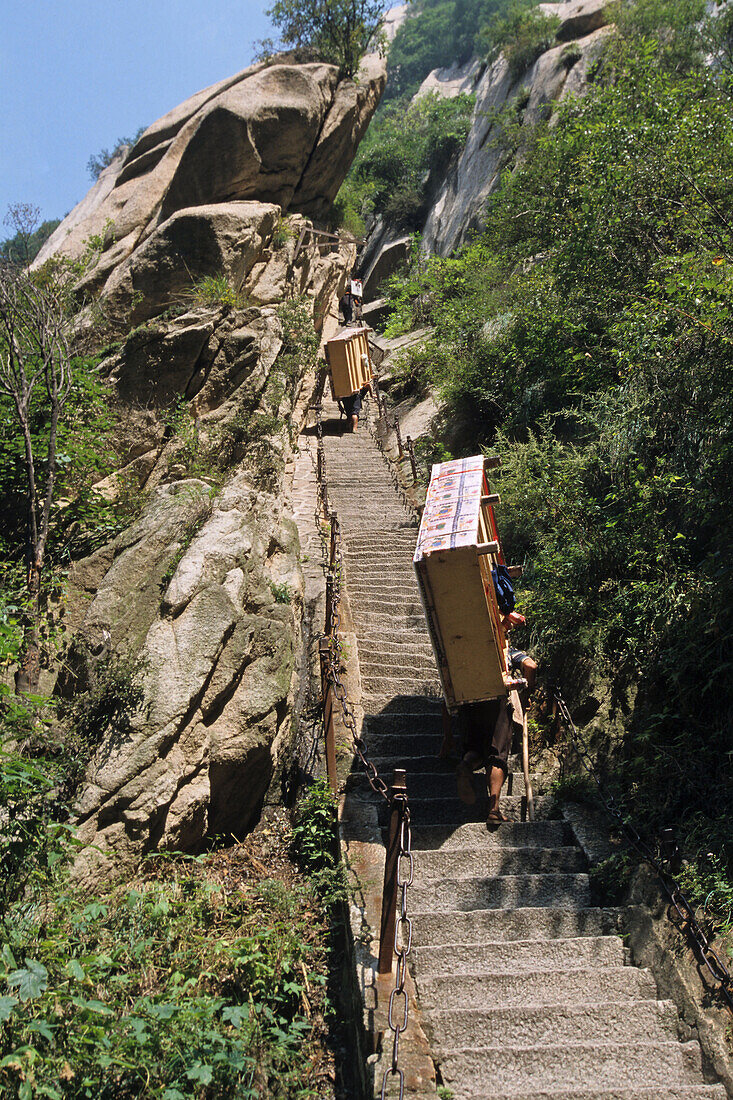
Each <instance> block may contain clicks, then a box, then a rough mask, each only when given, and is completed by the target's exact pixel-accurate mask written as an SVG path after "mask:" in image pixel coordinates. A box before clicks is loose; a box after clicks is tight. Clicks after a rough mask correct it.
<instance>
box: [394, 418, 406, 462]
mask: <svg viewBox="0 0 733 1100" xmlns="http://www.w3.org/2000/svg"><path fill="white" fill-rule="evenodd" d="M394 430H395V434H396V436H397V449H398V451H399V456H400V458H402V456H403V454H404V453H405V449H404V447H403V446H402V432H401V431H400V422H399V419H398V418H397V417H396V416H395V418H394Z"/></svg>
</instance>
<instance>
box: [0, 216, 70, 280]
mask: <svg viewBox="0 0 733 1100" xmlns="http://www.w3.org/2000/svg"><path fill="white" fill-rule="evenodd" d="M40 214H41V211H40V210H39V208H38V207H37V206H33V205H32V203H26V202H18V203H14V204H13V205H12V206H10V207H9V208H8V213H7V214H6V215H5V218H4V220H3V224H4V225H8V226H10V227H11V228H12V229H14V230H15V233H14V235H13V236H12V237H8V238H7V239H6V240H4V241H0V260H7V261H8V262H10V263H13V264H23V265H27V264H29V263H31V261H32V260H34V259H35V258H36V256H37V255H38V253H39V252H40V250H41V247H42V246H43V245H44V244H45V243H46V241H47V240H48V238H49V237H50V236H51V234H52V233H53V231H54V229H56V227H57V226H59V225H61V222H60V220H59V219H56V220H55V221H45V222H42V223H41V225H38V219H39V217H40Z"/></svg>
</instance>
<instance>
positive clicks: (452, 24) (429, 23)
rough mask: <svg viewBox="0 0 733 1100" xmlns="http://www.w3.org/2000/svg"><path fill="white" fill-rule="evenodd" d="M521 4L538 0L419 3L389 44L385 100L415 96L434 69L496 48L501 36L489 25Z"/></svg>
mask: <svg viewBox="0 0 733 1100" xmlns="http://www.w3.org/2000/svg"><path fill="white" fill-rule="evenodd" d="M520 4H521V8H522V10H523V9H525V8H529V7H530V6H532V5H533V4H534V0H417V2H416V3H415V4H414V5H413V7H414V10H413V11H411V12H410V14H409V16H408V18H407V19H406V20H405V22H404V23H403V24H402V26H401V27H400V28H399V29H398V31H397V34H396V35H395V38H394V41H393V42H392V45H391V46H390V50H389V58H388V66H387V67H388V79H387V87H386V89H385V93H384V96H385V100H390V99H399V98H401V97H402V96H404V95H412V94H414V92H416V91H417V89H418V87H419V85H420V84H421V83H422V81H423V80H424V79H425V77H426V76H427V75H428V73H429V72H431V70H432V69H439V68H444V67H447V66H450V65H453V64H455V63H456V62H458V63H459V64H464V63H465V62H466V61H468V60H469V59H470V58H471V57H472V56H474V55H475V54H485V53H486V52H488V51H489V50H490V49H493V47H494V46H495V45H496V40H495V38H496V36H495V35H494V34H493V33H491V32H490V31H489V30H487V27H494V26H497V27H498V22H497V21H498V20H500V19H501V18H502V17H503V16H504V15H505V14H506V12H507V11H508V10H509V8H510V5H513V7H514V8H518V7H519V5H520ZM506 40H507V41H509V38H507V39H506Z"/></svg>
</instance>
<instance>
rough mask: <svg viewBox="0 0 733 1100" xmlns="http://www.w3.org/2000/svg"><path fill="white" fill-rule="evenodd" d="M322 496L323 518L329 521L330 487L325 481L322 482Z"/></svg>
mask: <svg viewBox="0 0 733 1100" xmlns="http://www.w3.org/2000/svg"><path fill="white" fill-rule="evenodd" d="M321 495H322V497H323V518H324V519H325V520H327V519H328V512H329V507H328V485H327V484H326V481H325V479H324V480H323V481H322V482H321Z"/></svg>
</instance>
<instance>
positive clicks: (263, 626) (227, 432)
mask: <svg viewBox="0 0 733 1100" xmlns="http://www.w3.org/2000/svg"><path fill="white" fill-rule="evenodd" d="M308 227H309V222H308V221H307V219H305V218H304V217H302V216H300V215H294V216H292V217H290V218H288V219H287V220H286V221H282V220H281V219H280V217H279V210H278V207H277V206H275V205H274V204H264V203H255V202H250V203H245V202H242V203H221V204H212V205H209V206H202V207H194V208H187V209H186V210H183V211H180V212H178V213H177V214H174V215H172V216H171V218H170V219H168V221H167V222H165V223H164V225H163V226H161V227H160V229H159V230H156V231H155V232H154V233H152V234H151V235H150V236H149V237H148V238H147V240H146V241H145V242H144V243H143V245H141V246H140V248H139V249H137V250H136V251H135V252H134V253H133V254H132V255H131V256H130V257H129V258H128V259H127V260H125V261H124V262H123V263H122V264H121V265H120V266H119V267H118V268H117V269H116V271H115V272H114V274H113V280H112V282H111V287H110V290H109V291H108V295H109V302H108V304H109V305H110V308H111V307H112V306H116V305H117V304H118V302H119V303H121V304H122V305H125V304H129V303H130V302H132V303H133V306H132V312H133V314H134V316H135V317H136V318H138V319H140V320H142V321H143V323H142V324H140V325H139V326H138V327H137V328H136V329H134V330H133V331H132V332H130V333H129V335H128V336H127V338H126V339H125V340H124V342H123V343H122V346H121V347H119V348H118V350H116V351H115V352H114V354H112V355H111V356H110V357H109V358H108V359H106V360H105V361H103V362H102V363H101V364H100V368H99V369H100V373H101V374H102V375H103V376H104V377H106V378H107V381H108V385H109V393H110V406H111V409H112V410H113V412H114V416H115V420H116V423H117V431H116V447H117V453H118V456H119V467H120V468H119V469H118V471H117V472H116V473H115V474H113V475H111V476H110V477H108V478H106V479H105V480H104V482H101V483H99V484H98V485H97V486H96V489H97V490H98V491H99V492H101V493H102V494H103V495H105V496H106V497H107V498H108V499H110V500H114V499H115V498H117V497H119V496H120V494H122V493H125V494H126V495H127V496H128V497H131V498H133V499H134V498H135V497H139V499H140V501H141V503H142V505H143V507H142V511H141V513H140V515H139V517H138V518H137V519H136V520H135V522H134V523H132V525H131V526H130V527H129V528H128V529H127V530H126V531H124V532H122V533H121V534H120V535H118V537H117V538H116V539H115V540H114V541H113V542H112V543H110V544H109V545H107V546H105V547H103V548H101V549H100V550H98V551H97V552H96V553H95V554H93V555H92V556H91V557H90V558H87V559H85V560H84V561H81V562H78V563H77V564H76V565H75V566H74V567H73V569H72V570H71V574H70V592H69V621H70V623H71V626H72V627H73V629H74V637H73V641H72V643H71V646H70V649H69V652H68V653H67V655H66V660H65V662H64V664H65V671H64V673H63V675H62V676H61V678H60V682H59V688H58V690H59V692H60V693H61V694H62V695H65V696H66V697H73V696H75V695H78V694H79V692H81V691H84V690H85V689H86V688H88V687H90V686H91V687H95V685H96V686H97V687H98V686H99V684H100V682H103V678H104V676H105V668H106V667H107V666H106V665H105V661H106V660H111V661H122V662H127V665H126V666H125V667H129V668H133V667H137V669H138V675H139V676H140V677H141V692H142V695H141V698H140V699H139V700H138V702H137V705H136V706H135V707H133V708H132V709H131V710H130V713H128V714H126V720H125V722H124V723H120V722H117V721H111V722H110V723H109V725H108V726H105V727H104V728H103V729H100V733H101V734H102V736H101V742H100V744H99V746H98V748H97V750H96V752H95V754H94V757H93V759H92V761H91V763H90V765H89V768H88V770H87V774H86V779H85V782H84V784H83V787H82V789H81V794H80V797H79V801H78V805H77V807H76V810H77V820H78V837H79V839H80V840H81V841H82V842H83V844H84V848H83V850H82V852H81V854H80V856H79V858H78V861H77V867H76V874H77V877H78V878H79V879H80V880H81V881H85V882H91V881H94V880H96V879H98V878H99V877H100V876H102V875H104V874H106V873H108V872H110V871H112V870H114V873H115V874H121V873H124V872H125V871H128V870H130V869H132V868H133V867H134V866H135V864H136V863H137V861H138V860H139V859H140V857H141V856H142V855H143V854H144V853H145V852H147V851H150V850H151V849H153V848H159V847H163V848H176V849H187V850H192V849H196V848H198V847H199V846H200V845H201V844H202V843H203V842H204V841H205V839H206V838H207V837H211V836H213V835H215V834H226V833H230V832H231V833H235V834H236V835H242V834H243V833H244V831H246V829H247V828H248V827H249V826H250V824H251V823H252V821H253V820H254V819H255V818H256V816H257V814H258V811H259V808H260V807H261V805H262V802H263V799H264V798H265V795H266V793H267V791H268V788H269V787H270V785H271V784H272V783H273V782H274V777H276V776H277V775H278V774H279V773H280V772H281V771H282V770H283V769H284V768H285V766H286V757H287V750H288V748H289V744H290V737H291V714H290V704H291V701H292V691H293V672H294V664H295V654H296V651H297V647H298V639H299V624H300V617H301V611H302V578H301V571H300V563H299V546H298V540H297V534H296V532H295V528H294V525H293V522H292V519H291V517H290V514H289V511H288V506H287V503H286V501H285V498H284V496H283V483H284V476H285V471H286V467H287V463H288V461H289V458H290V454H291V444H290V432H289V422H290V418H291V417H292V416H293V415H294V409H295V406H296V402H297V400H298V397H299V394H300V391H301V386H302V369H303V367H304V366H305V365H306V364H305V360H303V361H301V362H299V361H298V357H297V354H294V352H295V353H297V351H298V350H299V347H298V341H297V336H296V337H295V338H294V337H293V334H292V332H290V333H288V332H287V331H286V327H287V325H288V324H291V325H292V321H288V320H287V318H288V316H290V315H289V314H287V312H283V309H284V303H286V302H289V303H290V304H289V305H288V306H287V309H290V310H291V311H292V310H293V309H297V310H300V322H299V323H300V324H301V325H302V324H305V326H306V328H305V329H303V330H302V331H303V333H304V335H307V330H308V328H309V327H310V326H311V325H312V326H313V327H314V328H315V329H316V330H317V331H318V332H321V331H322V330H323V329H324V326H326V325H327V324H330V323H331V322H330V320H329V318H330V317H331V316H332V314H333V313H334V311H335V308H336V301H337V298H338V295H339V293H340V292H341V291H342V289H343V285H344V283H345V279H346V274H347V272H348V271H349V270H350V267H351V265H352V263H353V259H354V253H355V247H354V246H353V245H352V244H349V243H348V242H345V241H344V242H340V243H337V244H336V245H335V246H333V245H332V246H330V251H328V252H326V253H325V254H324V249H323V246H322V245H319V243H318V240H317V238H314V237H313V236H312V235H311V234H310V233H309V232H305V231H306V230H308ZM176 250H178V254H182V255H183V256H185V257H186V258H187V262H188V261H190V264H192V265H193V269H194V270H195V271H196V272H198V273H200V272H201V271H203V270H204V269H205V268H206V267H207V266H209V267H217V268H218V271H219V273H222V274H224V275H225V276H226V277H227V279H228V280H229V281H230V282H231V283H232V284H237V285H241V288H242V293H243V296H244V298H245V300H246V302H247V304H246V305H244V306H242V307H241V308H233V307H232V306H231V305H228V304H226V303H222V304H210V305H206V304H201V303H199V304H194V303H192V302H191V303H189V305H188V308H186V305H185V302H186V301H187V299H186V297H185V295H184V297H183V299H182V301H183V303H184V304H183V305H180V304H179V307H178V310H177V311H176V312H177V313H178V315H177V316H174V317H172V318H171V317H170V316H167V317H166V318H158V319H154V318H153V317H152V315H154V314H158V313H159V312H160V309H161V307H162V306H163V305H165V304H168V305H170V304H171V302H172V301H175V300H176V295H180V294H181V293H182V290H183V288H182V287H181V285H180V281H179V279H178V267H177V265H176V264H172V263H170V262H169V258H170V256H171V254H172V253H174V252H175V251H176ZM296 253H297V255H296ZM117 296H119V299H118V297H117ZM294 298H295V299H296V300H297V301H296V303H293V301H292V300H293V299H294ZM179 300H180V299H179ZM298 302H299V303H300V304H297V303H298ZM146 318H149V319H147V320H146ZM294 339H295V343H294ZM286 354H287V355H288V356H289V358H287V359H285V358H284V356H285V355H286ZM100 677H101V678H102V680H100Z"/></svg>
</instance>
